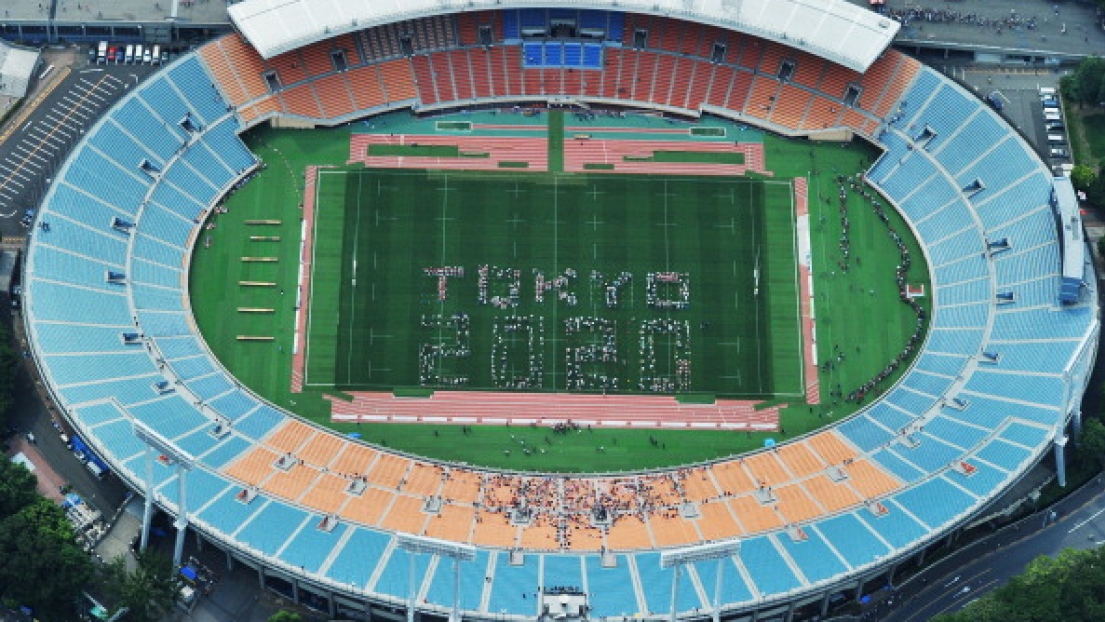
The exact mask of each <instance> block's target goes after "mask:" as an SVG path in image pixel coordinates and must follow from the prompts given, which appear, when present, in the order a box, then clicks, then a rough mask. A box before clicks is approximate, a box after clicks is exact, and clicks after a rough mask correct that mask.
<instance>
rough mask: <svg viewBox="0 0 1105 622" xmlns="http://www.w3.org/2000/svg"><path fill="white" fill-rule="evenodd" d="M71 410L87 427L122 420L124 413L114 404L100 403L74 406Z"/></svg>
mask: <svg viewBox="0 0 1105 622" xmlns="http://www.w3.org/2000/svg"><path fill="white" fill-rule="evenodd" d="M71 412H72V413H73V414H74V415H75V416H76V417H77V418H78V419H80V420H81V422H83V423H84V424H85V425H86V426H88V427H96V426H98V425H101V424H104V423H108V422H109V421H119V420H122V419H123V418H124V417H125V416H126V415H124V414H123V411H122V410H120V409H119V408H118V407H117V406H115V404H111V403H100V404H91V405H88V406H81V407H79V408H74V409H72V410H71Z"/></svg>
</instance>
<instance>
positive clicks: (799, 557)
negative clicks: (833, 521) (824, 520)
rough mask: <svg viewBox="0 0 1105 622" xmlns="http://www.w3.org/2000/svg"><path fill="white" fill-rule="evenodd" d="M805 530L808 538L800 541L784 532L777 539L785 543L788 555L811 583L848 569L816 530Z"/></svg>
mask: <svg viewBox="0 0 1105 622" xmlns="http://www.w3.org/2000/svg"><path fill="white" fill-rule="evenodd" d="M820 524H821V523H819V525H820ZM805 532H806V539H805V540H803V541H800V542H795V541H793V540H791V539H790V537H789V536H786V535H784V534H779V535H778V536H777V537H776V539H777V540H778V541H779V542H780V543H781V544H782V545H783V548H784V549H785V550H786V552H787V555H789V556H790V558H791V559H793V560H794V561H795V562H797V563H798V567H799V568H801V569H802V574H804V575H806V579H807V580H808V581H809V582H810V583H814V582H817V581H821V580H823V579H828V578H830V577H833V576H836V575H838V574H840V573H842V572H844V571H845V570H847V569H848V567H847V565H845V564H844V562H842V561H840V559H839V558H838V557H837V556H836V554H835V553H833V551H832V549H830V548H829V547H828V545H826V544H825V541H824V540H823V539H822V538H821V536H820V535H818V533H817V531H816V530H814V529H806V530H805Z"/></svg>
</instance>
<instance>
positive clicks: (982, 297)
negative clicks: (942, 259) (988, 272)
mask: <svg viewBox="0 0 1105 622" xmlns="http://www.w3.org/2000/svg"><path fill="white" fill-rule="evenodd" d="M944 274H945V275H947V276H948V278H955V277H957V276H960V275H958V274H956V273H955V272H953V271H952V269H951V268H950V267H949V268H948V269H947V271H946V272H945V273H944ZM936 291H937V295H938V296H939V300H940V302H941V304H945V305H962V304H967V303H971V302H986V303H991V302H993V300H994V293H993V288H992V287H991V285H990V281H989V279H986V278H981V277H979V278H974V279H971V280H961V279H957V281H956V282H955V283H954V284H952V285H944V286H939V285H938V286H937V290H936ZM938 319H939V318H938Z"/></svg>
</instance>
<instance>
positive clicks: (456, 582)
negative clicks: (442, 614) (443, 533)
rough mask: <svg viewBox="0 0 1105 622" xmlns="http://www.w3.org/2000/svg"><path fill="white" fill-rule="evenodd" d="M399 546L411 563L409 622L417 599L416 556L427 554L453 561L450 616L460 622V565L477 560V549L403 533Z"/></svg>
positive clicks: (451, 621) (412, 617)
mask: <svg viewBox="0 0 1105 622" xmlns="http://www.w3.org/2000/svg"><path fill="white" fill-rule="evenodd" d="M397 544H398V545H399V548H400V549H403V550H404V551H406V552H407V557H408V559H409V561H410V578H409V587H408V589H409V591H410V594H409V596H408V603H407V622H414V605H415V602H416V599H417V596H418V595H417V594H415V587H414V555H415V554H416V553H425V554H428V555H437V556H439V557H448V558H450V559H452V560H453V611H452V613H450V614H449V622H460V563H461V562H470V561H472V560H474V559H476V549H475V548H474V547H472V546H469V545H467V544H459V543H456V542H449V541H447V540H438V539H437V538H427V537H424V536H415V535H410V534H405V533H401V534H399V535H398V536H397Z"/></svg>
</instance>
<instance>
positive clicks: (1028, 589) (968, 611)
mask: <svg viewBox="0 0 1105 622" xmlns="http://www.w3.org/2000/svg"><path fill="white" fill-rule="evenodd" d="M1103 619H1105V550H1102V549H1089V550H1085V551H1078V550H1074V549H1065V550H1063V551H1061V552H1060V553H1059V554H1058V555H1056V556H1055V557H1046V556H1045V557H1039V558H1037V559H1035V560H1033V561H1032V562H1030V563H1029V564H1028V566H1027V567H1026V568H1025V571H1024V572H1023V573H1022V574H1020V575H1018V576H1016V577H1014V578H1013V579H1011V580H1010V581H1009V583H1007V584H1006V585H1004V586H1002V587H1000V588H998V589H996V590H994V591H993V592H990V593H989V594H987V595H986V596H983V597H982V598H979V599H978V600H976V601H974V602H973V603H971V605H969V606H967V607H965V608H964V609H963V610H961V611H959V612H956V613H954V614H950V615H942V616H937V617H936V618H934V621H935V622H999V621H1000V622H1051V621H1052V620H1066V621H1068V622H1083V621H1084V622H1097V621H1100V620H1103Z"/></svg>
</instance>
